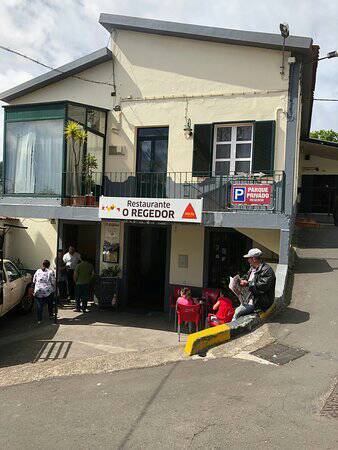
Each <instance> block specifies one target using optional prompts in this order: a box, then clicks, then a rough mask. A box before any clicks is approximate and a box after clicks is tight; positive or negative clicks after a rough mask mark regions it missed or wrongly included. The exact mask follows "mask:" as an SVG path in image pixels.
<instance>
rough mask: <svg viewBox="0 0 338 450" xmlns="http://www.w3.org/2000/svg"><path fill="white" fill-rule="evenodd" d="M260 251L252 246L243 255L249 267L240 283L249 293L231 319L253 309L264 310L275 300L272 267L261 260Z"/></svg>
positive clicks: (274, 282) (248, 312) (274, 279)
mask: <svg viewBox="0 0 338 450" xmlns="http://www.w3.org/2000/svg"><path fill="white" fill-rule="evenodd" d="M262 255H263V254H262V251H261V250H259V249H258V248H252V249H251V250H249V252H248V253H247V254H246V255H244V258H246V259H247V260H248V263H249V264H250V269H249V272H248V274H247V279H242V280H241V281H240V285H241V286H243V287H246V286H248V288H249V292H250V295H249V297H248V299H247V303H245V304H242V305H240V306H238V308H236V310H235V314H234V316H233V318H232V320H233V321H234V320H236V319H238V317H240V316H245V315H247V314H251V313H252V312H254V311H266V310H267V309H268V308H269V307H270V306H271V305H272V304H273V302H274V300H275V284H276V277H275V273H274V271H273V270H272V268H271V267H270V266H269V265H268V264H267V263H266V262H264V261H263V259H262Z"/></svg>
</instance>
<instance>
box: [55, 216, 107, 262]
mask: <svg viewBox="0 0 338 450" xmlns="http://www.w3.org/2000/svg"><path fill="white" fill-rule="evenodd" d="M98 227H99V224H98V223H96V222H94V223H91V222H82V223H63V224H62V247H63V250H64V251H65V252H66V251H68V248H69V246H70V245H72V246H74V247H75V248H76V250H77V251H78V252H79V253H80V255H86V256H87V258H88V261H90V262H91V263H92V264H93V266H94V267H96V262H97V261H96V260H97V257H96V255H97V237H98Z"/></svg>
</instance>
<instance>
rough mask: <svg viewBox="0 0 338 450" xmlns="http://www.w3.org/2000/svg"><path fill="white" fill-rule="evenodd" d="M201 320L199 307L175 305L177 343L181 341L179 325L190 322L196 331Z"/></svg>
mask: <svg viewBox="0 0 338 450" xmlns="http://www.w3.org/2000/svg"><path fill="white" fill-rule="evenodd" d="M200 320H201V307H200V305H180V304H178V305H177V321H178V328H177V332H178V342H180V341H181V324H182V322H190V323H191V322H192V323H194V324H195V327H196V331H198V324H199V322H200Z"/></svg>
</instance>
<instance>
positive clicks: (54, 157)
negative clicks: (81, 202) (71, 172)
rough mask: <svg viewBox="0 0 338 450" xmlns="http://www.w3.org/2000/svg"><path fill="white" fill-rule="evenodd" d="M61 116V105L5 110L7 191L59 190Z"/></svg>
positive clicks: (53, 192) (40, 192) (52, 192)
mask: <svg viewBox="0 0 338 450" xmlns="http://www.w3.org/2000/svg"><path fill="white" fill-rule="evenodd" d="M64 116H65V107H64V105H42V106H33V105H32V106H30V107H23V106H22V107H16V108H10V109H8V110H6V114H5V127H6V128H5V133H6V139H5V152H4V161H5V193H6V194H35V195H60V194H61V178H62V162H63V155H62V149H63V141H64V137H63V127H64Z"/></svg>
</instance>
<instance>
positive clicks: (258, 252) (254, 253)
mask: <svg viewBox="0 0 338 450" xmlns="http://www.w3.org/2000/svg"><path fill="white" fill-rule="evenodd" d="M262 255H263V252H262V251H261V250H259V248H252V249H251V250H249V251H248V253H247V254H246V255H244V256H243V258H259V257H260V256H262Z"/></svg>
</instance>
